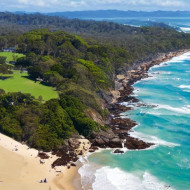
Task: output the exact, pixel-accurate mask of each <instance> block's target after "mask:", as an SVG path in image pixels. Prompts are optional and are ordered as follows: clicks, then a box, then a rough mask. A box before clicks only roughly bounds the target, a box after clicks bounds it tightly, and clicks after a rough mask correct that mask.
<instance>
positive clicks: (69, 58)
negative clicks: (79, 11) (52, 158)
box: [0, 13, 190, 151]
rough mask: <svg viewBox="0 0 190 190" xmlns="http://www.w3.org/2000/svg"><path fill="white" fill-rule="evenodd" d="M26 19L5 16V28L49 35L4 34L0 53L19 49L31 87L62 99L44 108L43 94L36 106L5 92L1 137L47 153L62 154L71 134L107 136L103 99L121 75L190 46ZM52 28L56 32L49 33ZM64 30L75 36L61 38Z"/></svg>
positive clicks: (112, 28)
mask: <svg viewBox="0 0 190 190" xmlns="http://www.w3.org/2000/svg"><path fill="white" fill-rule="evenodd" d="M10 18H12V19H10ZM23 19H24V17H23V16H22V15H17V16H15V17H14V18H13V15H12V14H9V13H1V14H0V20H3V21H4V23H12V24H16V26H17V27H18V26H21V28H22V26H23V25H24V26H25V28H26V30H30V29H31V28H35V26H39V25H41V26H47V28H49V29H35V30H31V31H29V32H26V33H24V34H21V33H23V31H22V32H20V31H18V32H15V34H11V33H8V34H6V35H5V34H3V32H2V31H4V30H2V31H1V36H0V49H3V48H5V47H6V46H8V45H10V46H15V47H16V48H17V50H16V51H17V52H18V53H22V54H24V55H25V57H20V58H18V59H17V60H16V64H15V67H16V68H17V69H20V70H23V69H26V70H27V71H28V79H27V80H31V81H32V82H34V81H37V80H40V81H41V83H42V84H43V85H48V86H51V87H54V88H55V89H56V90H57V92H58V93H59V97H58V98H57V99H49V98H48V99H46V100H47V101H46V102H43V101H42V97H43V95H42V97H41V98H40V97H39V98H36V99H35V98H34V97H32V95H30V94H24V93H21V92H10V93H7V94H6V93H5V92H4V90H3V89H2V90H0V132H3V133H5V134H7V135H9V136H11V137H13V138H16V139H17V140H19V141H26V142H27V143H28V144H29V145H30V146H32V147H35V148H38V149H43V150H47V151H49V150H52V149H57V148H58V147H60V146H61V145H62V144H64V140H65V139H67V138H69V137H71V136H73V135H78V134H81V135H84V136H85V137H87V138H88V137H89V136H90V135H91V134H92V133H93V132H98V131H100V130H105V129H106V126H104V123H105V120H106V119H107V116H108V114H109V112H108V110H107V109H106V101H105V99H106V98H105V97H107V96H109V92H110V90H112V89H114V78H115V75H116V74H118V73H124V72H126V70H128V69H129V68H130V67H133V63H134V62H135V61H140V60H141V59H142V58H148V57H151V56H153V55H155V54H157V53H163V52H165V53H167V52H169V51H174V50H179V49H182V48H189V47H190V35H188V34H184V33H178V32H176V31H174V30H172V29H167V28H159V27H155V28H145V27H143V28H134V27H129V26H122V25H119V24H115V23H107V22H95V21H80V20H68V19H64V18H58V17H48V16H42V15H27V16H26V18H25V20H23ZM5 21H6V22H5ZM53 21H55V22H53ZM50 23H51V24H50ZM63 23H64V24H63ZM4 25H6V24H4ZM4 27H5V26H4ZM53 28H54V29H55V30H56V31H54V32H52V31H51V30H52V29H53ZM60 28H61V29H63V28H64V29H65V30H66V31H69V30H70V31H72V33H73V34H69V33H67V32H65V31H58V30H60ZM7 30H9V29H7ZM76 31H80V36H78V35H76V33H77V32H76ZM81 36H83V37H81ZM2 59H3V58H2ZM1 67H2V68H1ZM5 67H6V68H5ZM3 69H4V70H3ZM5 70H6V72H11V68H10V67H8V66H7V65H6V64H5V63H2V64H0V73H4V71H5ZM6 72H5V73H6ZM5 80H7V81H8V80H9V79H5ZM42 84H41V85H42ZM0 88H1V87H0ZM44 93H45V92H44ZM31 94H32V93H31ZM95 117H96V118H98V119H97V120H96V119H95ZM95 120H96V121H98V123H97V122H95ZM100 121H101V122H100Z"/></svg>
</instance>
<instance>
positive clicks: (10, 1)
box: [0, 0, 190, 12]
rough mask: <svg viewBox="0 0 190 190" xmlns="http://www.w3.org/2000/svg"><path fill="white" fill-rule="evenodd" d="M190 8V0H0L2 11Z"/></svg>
mask: <svg viewBox="0 0 190 190" xmlns="http://www.w3.org/2000/svg"><path fill="white" fill-rule="evenodd" d="M97 9H120V10H150V11H151V10H158V9H159V10H178V9H179V10H190V2H189V0H7V1H6V2H5V0H0V10H1V11H5V10H6V11H16V10H22V11H42V12H55V11H72V10H97Z"/></svg>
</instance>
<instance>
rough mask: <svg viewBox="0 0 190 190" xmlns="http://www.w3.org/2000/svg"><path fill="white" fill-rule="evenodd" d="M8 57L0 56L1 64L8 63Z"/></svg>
mask: <svg viewBox="0 0 190 190" xmlns="http://www.w3.org/2000/svg"><path fill="white" fill-rule="evenodd" d="M6 59H7V57H5V56H0V64H5V63H6Z"/></svg>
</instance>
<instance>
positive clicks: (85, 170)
mask: <svg viewBox="0 0 190 190" xmlns="http://www.w3.org/2000/svg"><path fill="white" fill-rule="evenodd" d="M149 75H150V76H151V77H149V78H147V79H143V80H141V81H139V82H137V83H136V84H135V85H134V88H135V91H134V95H135V96H137V98H138V99H139V100H140V101H141V102H142V103H145V104H147V105H151V106H144V107H136V106H135V105H134V110H132V111H130V112H126V113H123V117H129V118H131V119H133V120H135V121H136V122H137V123H138V126H137V127H136V128H135V129H132V131H131V133H130V134H131V136H134V137H138V138H140V139H143V140H144V141H147V142H153V143H155V146H153V147H151V148H150V149H147V150H133V151H129V150H126V149H125V150H126V152H125V154H123V155H115V154H113V153H112V152H111V150H104V151H102V152H99V153H94V154H92V155H90V156H89V157H88V162H86V164H84V165H83V167H82V168H80V169H79V173H80V174H81V176H82V184H83V186H84V187H85V189H94V190H165V189H169V190H171V189H175V190H189V189H190V52H188V53H186V54H184V55H182V56H179V57H175V58H173V59H172V60H171V61H168V62H165V63H162V64H161V65H159V66H155V67H152V68H151V69H150V71H149ZM90 183H92V187H90V186H89V184H90Z"/></svg>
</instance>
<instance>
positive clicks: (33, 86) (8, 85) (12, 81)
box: [0, 71, 58, 101]
mask: <svg viewBox="0 0 190 190" xmlns="http://www.w3.org/2000/svg"><path fill="white" fill-rule="evenodd" d="M0 76H11V77H12V78H9V79H6V80H0V89H4V90H5V92H22V93H30V94H31V95H32V96H34V97H35V98H36V99H38V98H39V96H42V97H43V100H44V101H47V100H50V99H52V98H58V92H57V91H55V89H54V88H52V87H49V86H45V85H43V84H40V82H35V81H33V80H30V79H28V78H26V77H27V76H28V74H27V73H26V72H23V73H20V71H14V73H13V74H12V75H11V74H9V75H6V74H5V75H2V74H0Z"/></svg>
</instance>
